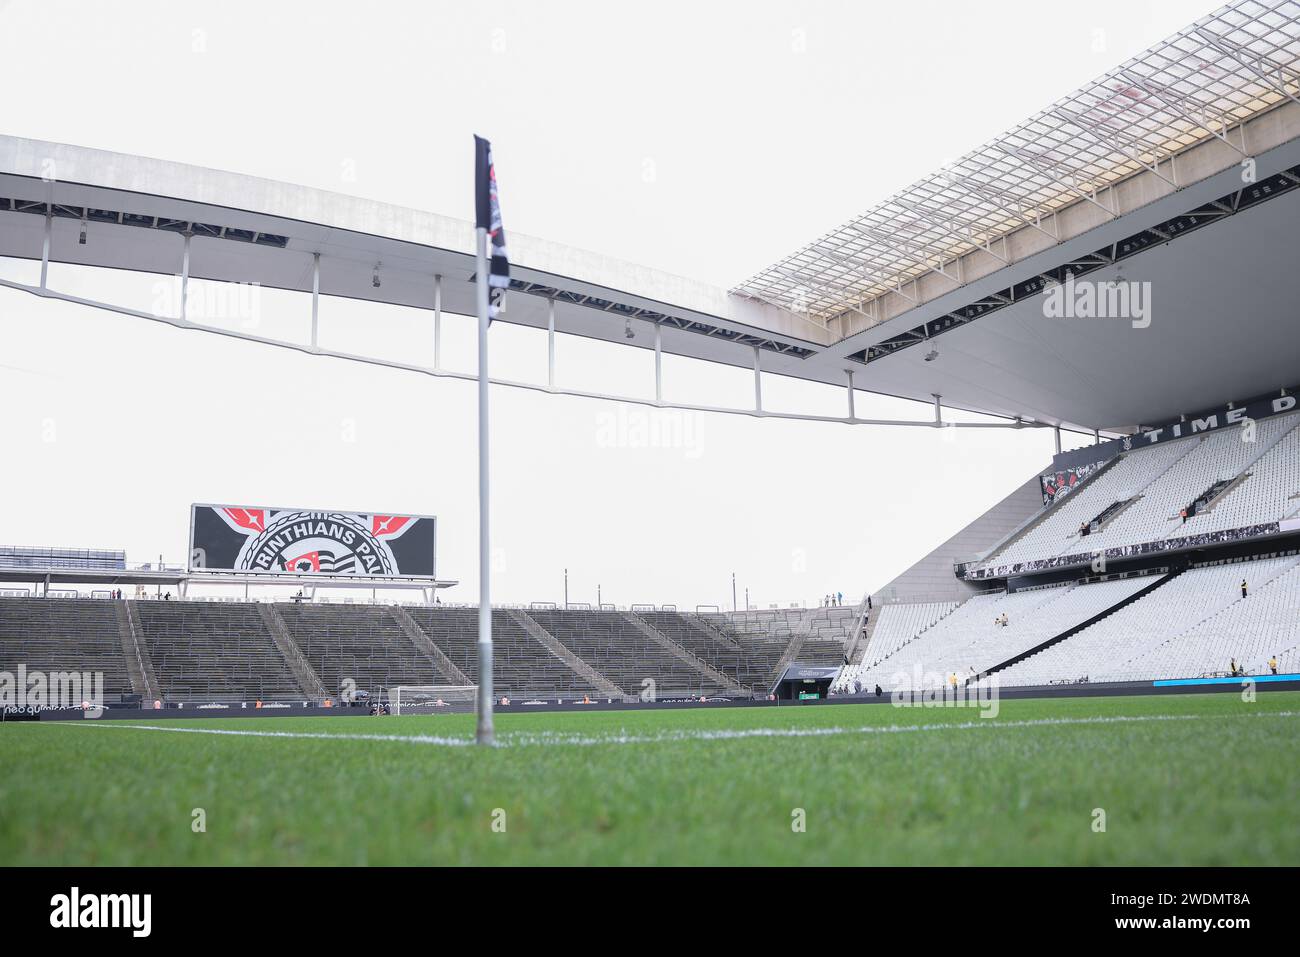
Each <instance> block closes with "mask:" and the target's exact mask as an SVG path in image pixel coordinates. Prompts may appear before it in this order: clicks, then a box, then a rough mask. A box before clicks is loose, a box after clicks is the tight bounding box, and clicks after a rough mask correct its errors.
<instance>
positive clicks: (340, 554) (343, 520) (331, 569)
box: [219, 508, 412, 576]
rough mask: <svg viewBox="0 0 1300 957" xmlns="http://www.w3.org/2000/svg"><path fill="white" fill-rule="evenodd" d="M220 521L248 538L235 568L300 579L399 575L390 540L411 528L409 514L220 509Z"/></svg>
mask: <svg viewBox="0 0 1300 957" xmlns="http://www.w3.org/2000/svg"><path fill="white" fill-rule="evenodd" d="M219 513H220V515H221V517H222V518H223V519H224V520H225V522H226V524H227V525H229V526H230V527H231V528H232V529H233V530H235V531H238V532H239V533H241V534H242V535H244V536H245V541H244V543H243V545H242V546H241V547H240V549H239V556H238V557H237V558H236V560H235V563H234V565H235V570H237V571H249V572H289V573H291V574H299V575H375V576H386V575H394V574H397V573H398V572H397V561H396V559H395V558H394V556H393V550H392V548H391V547H390V544H389V543H390V542H392V541H393V540H395V539H397V538H400V537H401V535H402V533H403V532H405V531H406V530H407V528H408V527H409V526H410V525H411V522H412V519H411V518H410V517H409V516H406V515H356V514H352V513H347V512H307V511H300V510H283V511H272V510H270V509H264V508H222V509H220V510H219Z"/></svg>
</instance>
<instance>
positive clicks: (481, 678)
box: [474, 136, 510, 744]
mask: <svg viewBox="0 0 1300 957" xmlns="http://www.w3.org/2000/svg"><path fill="white" fill-rule="evenodd" d="M474 244H475V249H474V255H475V262H474V266H475V279H476V280H477V284H476V285H475V287H474V295H475V301H476V303H477V305H478V730H477V732H476V733H475V738H476V739H477V740H478V743H479V744H491V743H492V739H493V731H492V593H491V589H490V588H489V584H490V580H491V577H492V548H491V543H490V540H489V538H488V511H489V509H488V326H490V325H491V324H492V320H493V319H495V318H496V317H497V314H498V313H499V312H501V311H502V310H503V309H504V308H505V297H506V290H507V289H509V288H510V260H509V258H507V256H506V231H505V228H504V227H503V226H502V225H501V204H500V203H499V202H498V200H497V173H496V169H495V167H493V165H492V144H491V143H489V142H488V141H487V140H485V139H483V137H481V136H476V137H474ZM489 245H490V246H491V249H489V248H488V247H489Z"/></svg>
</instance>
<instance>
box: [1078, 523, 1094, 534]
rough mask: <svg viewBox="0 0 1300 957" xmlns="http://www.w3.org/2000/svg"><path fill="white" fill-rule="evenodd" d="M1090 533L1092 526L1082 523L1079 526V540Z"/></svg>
mask: <svg viewBox="0 0 1300 957" xmlns="http://www.w3.org/2000/svg"><path fill="white" fill-rule="evenodd" d="M1090 531H1092V526H1091V525H1089V524H1088V523H1087V522H1084V523H1082V524H1081V525H1080V526H1079V537H1080V538H1083V537H1085V536H1086V535H1087V534H1088V533H1089V532H1090Z"/></svg>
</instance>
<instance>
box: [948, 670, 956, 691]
mask: <svg viewBox="0 0 1300 957" xmlns="http://www.w3.org/2000/svg"><path fill="white" fill-rule="evenodd" d="M948 684H950V685H952V690H953V691H956V690H957V672H955V671H954V672H953V673H952V674H950V675H949V676H948Z"/></svg>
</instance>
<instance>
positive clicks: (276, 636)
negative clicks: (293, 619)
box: [257, 602, 330, 699]
mask: <svg viewBox="0 0 1300 957" xmlns="http://www.w3.org/2000/svg"><path fill="white" fill-rule="evenodd" d="M257 613H258V615H260V616H261V618H262V621H263V622H264V623H265V624H266V630H267V633H268V634H270V636H271V641H272V643H273V644H274V645H275V647H276V650H277V651H279V652H280V655H281V656H282V657H283V658H284V663H285V664H286V665H288V666H289V671H290V672H292V673H293V677H294V680H296V681H297V682H298V685H299V687H300V688H301V689H302V693H303V694H304V695H306V696H307V697H308V698H317V699H324V698H328V697H329V696H330V695H329V692H328V691H326V690H325V683H324V682H323V681H321V679H320V675H318V674H316V669H314V668H313V667H312V666H311V663H310V662H309V661H308V660H307V657H306V656H305V655H304V654H303V653H302V649H301V648H299V647H298V642H296V641H294V639H293V635H292V634H291V633H290V632H289V626H288V625H286V624H285V623H284V618H282V617H281V615H280V612H279V611H277V610H276V608H275V606H274V605H270V604H267V603H266V602H259V603H258V605H257Z"/></svg>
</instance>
